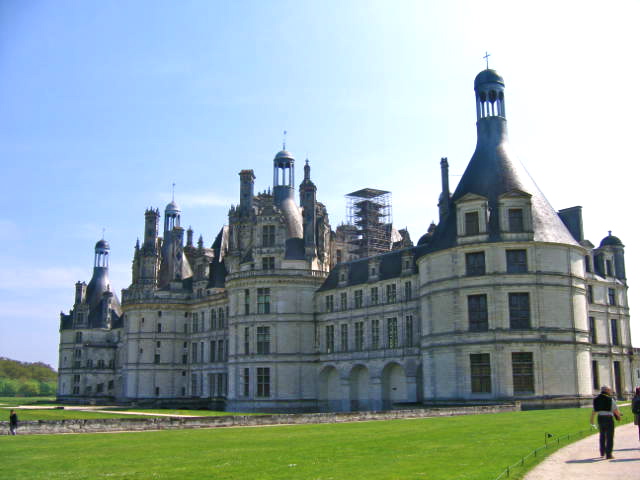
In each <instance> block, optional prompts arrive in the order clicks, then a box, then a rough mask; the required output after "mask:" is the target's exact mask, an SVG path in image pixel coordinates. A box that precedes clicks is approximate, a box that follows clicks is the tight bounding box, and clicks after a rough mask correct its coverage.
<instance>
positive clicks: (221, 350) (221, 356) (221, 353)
mask: <svg viewBox="0 0 640 480" xmlns="http://www.w3.org/2000/svg"><path fill="white" fill-rule="evenodd" d="M225 346H226V343H225V341H224V340H218V361H220V362H224V361H225V360H226V359H227V349H226V348H225Z"/></svg>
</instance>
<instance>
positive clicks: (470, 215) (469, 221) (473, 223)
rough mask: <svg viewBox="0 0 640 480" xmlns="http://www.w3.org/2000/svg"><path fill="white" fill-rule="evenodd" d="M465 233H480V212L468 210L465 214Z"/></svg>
mask: <svg viewBox="0 0 640 480" xmlns="http://www.w3.org/2000/svg"><path fill="white" fill-rule="evenodd" d="M464 233H465V234H466V235H477V234H479V233H480V221H479V218H478V212H467V213H465V214H464Z"/></svg>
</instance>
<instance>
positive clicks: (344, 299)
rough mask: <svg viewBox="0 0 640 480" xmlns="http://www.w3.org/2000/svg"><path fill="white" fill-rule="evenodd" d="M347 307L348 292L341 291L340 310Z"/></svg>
mask: <svg viewBox="0 0 640 480" xmlns="http://www.w3.org/2000/svg"><path fill="white" fill-rule="evenodd" d="M346 309H347V292H342V293H340V310H346Z"/></svg>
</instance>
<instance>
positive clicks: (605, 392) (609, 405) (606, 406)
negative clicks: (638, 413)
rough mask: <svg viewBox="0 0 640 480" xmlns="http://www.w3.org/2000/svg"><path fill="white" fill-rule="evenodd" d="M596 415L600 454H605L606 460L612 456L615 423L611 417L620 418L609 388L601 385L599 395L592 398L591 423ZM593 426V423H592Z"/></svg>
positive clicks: (602, 455)
mask: <svg viewBox="0 0 640 480" xmlns="http://www.w3.org/2000/svg"><path fill="white" fill-rule="evenodd" d="M596 414H597V415H598V429H599V430H600V456H601V457H604V456H605V455H606V457H607V460H611V459H612V458H613V434H614V430H615V425H614V423H613V419H614V417H615V419H616V420H618V421H619V420H620V411H619V410H618V404H617V403H616V401H615V399H614V398H613V397H612V396H611V389H610V388H609V387H608V386H606V385H605V386H603V387H602V388H601V389H600V395H598V396H597V397H596V398H594V399H593V411H592V412H591V420H590V422H591V425H593V417H595V416H596ZM594 426H595V425H594Z"/></svg>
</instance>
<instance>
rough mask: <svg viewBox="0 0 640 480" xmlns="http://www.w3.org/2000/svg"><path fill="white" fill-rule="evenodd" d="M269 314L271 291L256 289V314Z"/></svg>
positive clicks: (268, 289)
mask: <svg viewBox="0 0 640 480" xmlns="http://www.w3.org/2000/svg"><path fill="white" fill-rule="evenodd" d="M269 312H271V289H270V288H259V289H258V313H269Z"/></svg>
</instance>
